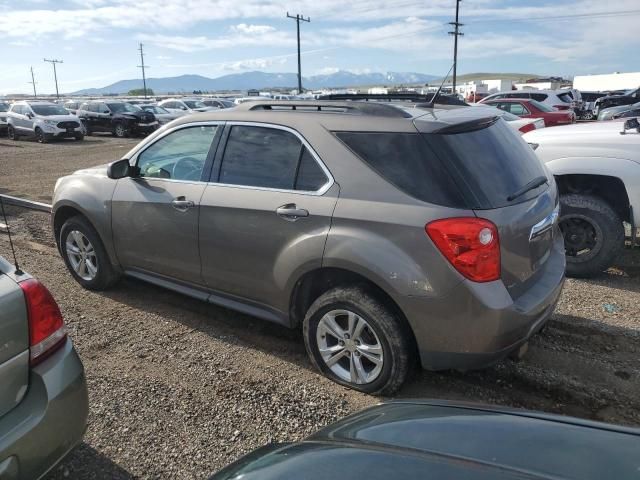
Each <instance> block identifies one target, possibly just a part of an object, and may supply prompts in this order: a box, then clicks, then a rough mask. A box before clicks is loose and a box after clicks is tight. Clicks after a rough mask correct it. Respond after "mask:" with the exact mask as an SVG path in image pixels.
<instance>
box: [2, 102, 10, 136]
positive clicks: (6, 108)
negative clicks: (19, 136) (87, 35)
mask: <svg viewBox="0 0 640 480" xmlns="http://www.w3.org/2000/svg"><path fill="white" fill-rule="evenodd" d="M9 107H10V105H9V104H8V103H6V102H0V132H6V131H7V125H8V123H7V112H8V111H9Z"/></svg>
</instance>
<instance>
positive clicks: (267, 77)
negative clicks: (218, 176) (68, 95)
mask: <svg viewBox="0 0 640 480" xmlns="http://www.w3.org/2000/svg"><path fill="white" fill-rule="evenodd" d="M437 78H438V77H437V76H435V75H425V74H422V73H412V72H387V73H360V74H359V73H351V72H347V71H344V70H340V71H337V72H335V73H332V74H328V75H313V76H310V77H303V80H302V84H303V86H304V87H305V88H307V89H312V90H316V89H320V88H340V87H355V86H364V85H400V84H417V83H426V82H430V81H432V80H434V79H437ZM297 85H298V76H297V74H295V73H267V72H243V73H234V74H230V75H224V76H222V77H217V78H208V77H203V76H201V75H180V76H178V77H164V78H147V88H150V89H152V90H153V91H154V93H156V94H160V93H190V92H192V91H194V90H201V91H207V92H213V91H219V90H248V89H258V90H260V89H267V88H278V87H280V88H296V86H297ZM138 88H142V80H141V79H139V78H136V79H131V80H120V81H119V82H116V83H113V84H111V85H107V86H106V87H102V88H87V89H84V90H79V91H77V92H73V94H74V95H106V94H126V93H127V92H129V91H130V90H133V89H138Z"/></svg>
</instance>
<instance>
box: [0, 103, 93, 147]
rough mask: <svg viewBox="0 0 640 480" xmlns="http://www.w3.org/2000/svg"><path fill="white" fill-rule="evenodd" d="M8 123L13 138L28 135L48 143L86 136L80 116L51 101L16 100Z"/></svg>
mask: <svg viewBox="0 0 640 480" xmlns="http://www.w3.org/2000/svg"><path fill="white" fill-rule="evenodd" d="M7 123H8V126H7V129H8V132H7V133H8V135H9V138H10V139H12V140H18V139H19V138H20V137H27V136H28V137H35V139H36V140H37V141H38V142H40V143H46V142H48V141H49V140H52V139H54V138H55V139H59V138H75V139H76V140H82V139H83V138H84V133H83V130H82V127H81V125H80V120H78V117H76V116H75V115H72V114H71V113H69V111H68V110H67V109H66V108H64V107H63V106H61V105H56V104H55V103H50V102H39V101H38V102H36V101H24V102H16V103H14V104H12V105H11V109H10V110H9V113H8V114H7Z"/></svg>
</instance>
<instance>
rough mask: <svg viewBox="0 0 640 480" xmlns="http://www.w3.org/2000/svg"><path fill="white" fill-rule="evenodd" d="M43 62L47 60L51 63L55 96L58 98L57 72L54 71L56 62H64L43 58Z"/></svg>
mask: <svg viewBox="0 0 640 480" xmlns="http://www.w3.org/2000/svg"><path fill="white" fill-rule="evenodd" d="M44 61H45V62H49V63H50V64H52V65H53V78H54V80H55V81H56V98H57V99H60V94H59V93H58V74H57V72H56V63H64V62H63V61H62V60H47V59H46V58H45V59H44Z"/></svg>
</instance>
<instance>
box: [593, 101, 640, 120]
mask: <svg viewBox="0 0 640 480" xmlns="http://www.w3.org/2000/svg"><path fill="white" fill-rule="evenodd" d="M639 110H640V102H637V103H634V104H631V105H621V106H619V107H608V108H604V109H602V110H600V113H598V120H600V121H602V120H614V119H616V118H621V114H625V113H628V112H632V113H628V115H627V116H639V115H640V114H638V113H637V112H638V111H639ZM622 118H624V117H622Z"/></svg>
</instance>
